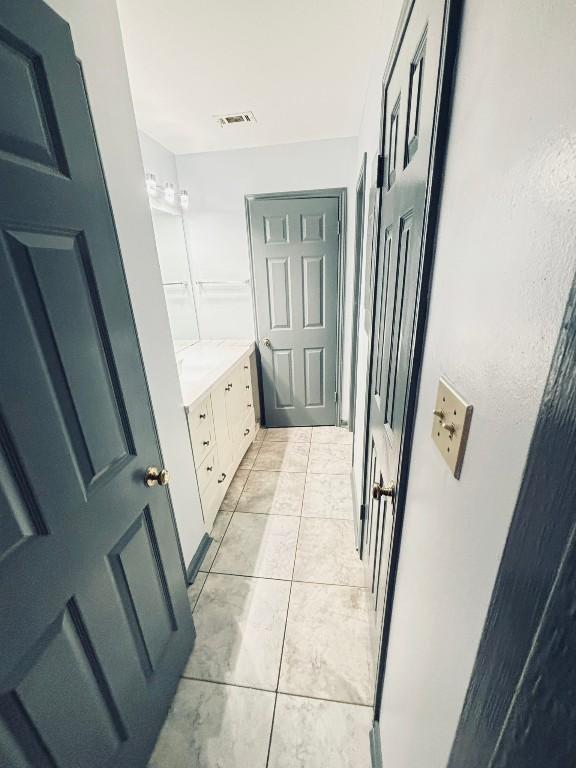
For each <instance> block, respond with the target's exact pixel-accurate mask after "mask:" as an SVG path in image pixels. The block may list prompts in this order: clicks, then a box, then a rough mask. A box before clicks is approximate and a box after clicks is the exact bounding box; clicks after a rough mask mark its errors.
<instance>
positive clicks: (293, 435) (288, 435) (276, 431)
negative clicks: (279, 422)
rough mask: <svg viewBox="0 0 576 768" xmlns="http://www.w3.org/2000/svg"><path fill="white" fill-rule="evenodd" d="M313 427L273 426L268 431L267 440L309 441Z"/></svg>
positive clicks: (286, 441)
mask: <svg viewBox="0 0 576 768" xmlns="http://www.w3.org/2000/svg"><path fill="white" fill-rule="evenodd" d="M311 437H312V427H272V428H270V429H268V430H267V431H266V440H267V441H268V442H277V443H309V442H310V438H311Z"/></svg>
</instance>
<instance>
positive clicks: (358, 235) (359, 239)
mask: <svg viewBox="0 0 576 768" xmlns="http://www.w3.org/2000/svg"><path fill="white" fill-rule="evenodd" d="M366 159H367V155H366V152H364V154H363V155H362V162H361V164H360V172H359V174H358V181H357V182H356V198H355V203H356V206H355V216H356V218H355V227H354V295H353V301H352V338H351V343H352V350H351V354H350V360H351V364H350V371H351V373H350V398H349V406H348V428H349V429H350V431H351V432H353V431H354V423H355V413H356V376H354V371H355V370H356V364H357V361H358V327H359V325H360V286H361V278H362V262H363V258H362V257H363V255H364V219H365V212H364V208H365V205H366ZM352 460H354V459H352Z"/></svg>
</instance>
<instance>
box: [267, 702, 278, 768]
mask: <svg viewBox="0 0 576 768" xmlns="http://www.w3.org/2000/svg"><path fill="white" fill-rule="evenodd" d="M277 703H278V694H277V693H275V694H274V707H273V709H272V722H271V723H270V735H269V737H268V752H267V753H266V768H268V764H269V763H270V750H271V749H272V735H273V733H274V721H275V719H276V704H277Z"/></svg>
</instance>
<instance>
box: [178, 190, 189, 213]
mask: <svg viewBox="0 0 576 768" xmlns="http://www.w3.org/2000/svg"><path fill="white" fill-rule="evenodd" d="M178 198H179V199H180V208H182V210H184V211H186V210H188V206H189V205H190V196H189V194H188V192H187V191H186V190H185V189H181V190H180V192H178Z"/></svg>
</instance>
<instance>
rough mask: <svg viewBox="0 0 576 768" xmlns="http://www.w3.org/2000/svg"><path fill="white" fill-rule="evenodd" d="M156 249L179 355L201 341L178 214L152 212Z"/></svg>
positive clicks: (158, 210)
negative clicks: (182, 350)
mask: <svg viewBox="0 0 576 768" xmlns="http://www.w3.org/2000/svg"><path fill="white" fill-rule="evenodd" d="M152 221H153V222H154V235H155V238H156V248H157V250H158V259H159V261H160V271H161V273H162V285H163V287H164V296H165V299H166V306H167V308H168V317H169V320H170V329H171V331H172V340H173V342H174V347H175V349H176V351H179V350H181V349H183V348H184V347H187V346H189V345H191V344H194V343H195V342H196V341H198V339H199V338H200V335H199V330H198V317H197V313H196V304H195V301H194V290H193V285H192V276H191V273H190V263H189V261H188V250H187V247H186V237H185V234H184V221H183V219H182V216H180V214H179V213H177V212H171V211H165V210H160V209H157V208H152Z"/></svg>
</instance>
